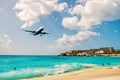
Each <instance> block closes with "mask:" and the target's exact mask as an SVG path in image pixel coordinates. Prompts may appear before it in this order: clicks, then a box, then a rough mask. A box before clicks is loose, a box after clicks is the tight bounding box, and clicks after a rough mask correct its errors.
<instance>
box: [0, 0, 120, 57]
mask: <svg viewBox="0 0 120 80" xmlns="http://www.w3.org/2000/svg"><path fill="white" fill-rule="evenodd" d="M94 6H96V7H94ZM119 7H120V1H119V0H101V1H98V0H32V1H28V0H1V1H0V54H1V55H6V54H8V55H11V54H15V55H16V54H18V55H20V54H21V55H24V54H30V55H34V54H37V55H56V54H60V53H61V52H65V51H67V50H73V49H91V48H100V47H111V46H112V47H114V48H115V49H120V36H119V35H120V9H119ZM40 26H42V27H44V29H45V31H46V32H49V33H50V34H49V35H45V36H42V37H41V36H32V35H30V34H29V33H26V32H24V31H22V29H28V30H36V29H37V28H38V27H40Z"/></svg>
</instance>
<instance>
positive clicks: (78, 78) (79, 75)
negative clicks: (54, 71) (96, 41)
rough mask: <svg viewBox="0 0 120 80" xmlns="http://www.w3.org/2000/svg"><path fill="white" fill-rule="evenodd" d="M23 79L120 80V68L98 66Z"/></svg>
mask: <svg viewBox="0 0 120 80" xmlns="http://www.w3.org/2000/svg"><path fill="white" fill-rule="evenodd" d="M23 80H120V68H119V67H113V68H96V69H89V70H79V71H74V72H69V73H64V74H58V75H52V76H45V77H36V78H30V79H23Z"/></svg>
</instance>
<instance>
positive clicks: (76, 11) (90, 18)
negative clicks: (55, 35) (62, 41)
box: [63, 0, 120, 30]
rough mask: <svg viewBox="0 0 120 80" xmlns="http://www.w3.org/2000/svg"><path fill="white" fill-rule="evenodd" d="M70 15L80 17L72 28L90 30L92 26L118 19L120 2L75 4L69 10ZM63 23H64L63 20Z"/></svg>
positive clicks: (91, 1) (87, 0) (103, 1)
mask: <svg viewBox="0 0 120 80" xmlns="http://www.w3.org/2000/svg"><path fill="white" fill-rule="evenodd" d="M80 1H83V0H80ZM70 14H71V15H77V17H80V19H79V21H78V22H76V26H72V27H74V28H77V29H78V28H79V29H80V30H90V29H92V27H93V26H95V25H98V24H101V23H102V22H105V21H114V20H118V19H120V0H99V1H98V0H86V3H85V5H82V4H77V5H75V6H74V7H73V8H72V9H70ZM71 22H72V21H71ZM64 23H66V22H64V19H63V24H64ZM71 25H72V23H71ZM65 27H66V26H65ZM68 28H70V29H71V26H70V27H69V26H68Z"/></svg>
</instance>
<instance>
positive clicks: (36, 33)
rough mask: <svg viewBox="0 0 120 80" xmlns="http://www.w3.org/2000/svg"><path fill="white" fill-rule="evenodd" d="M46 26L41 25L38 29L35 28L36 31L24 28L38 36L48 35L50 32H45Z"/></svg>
mask: <svg viewBox="0 0 120 80" xmlns="http://www.w3.org/2000/svg"><path fill="white" fill-rule="evenodd" d="M43 30H44V28H43V27H39V28H38V29H37V30H34V31H31V30H24V31H25V32H30V33H32V35H34V36H36V35H39V34H40V36H42V35H46V34H49V33H47V32H43Z"/></svg>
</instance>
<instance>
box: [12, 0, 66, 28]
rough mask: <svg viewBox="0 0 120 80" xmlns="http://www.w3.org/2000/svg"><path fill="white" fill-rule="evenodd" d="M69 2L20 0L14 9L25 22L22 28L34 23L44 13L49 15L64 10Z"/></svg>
mask: <svg viewBox="0 0 120 80" xmlns="http://www.w3.org/2000/svg"><path fill="white" fill-rule="evenodd" d="M66 7H67V3H65V2H64V3H58V0H19V1H18V2H17V3H16V5H15V7H14V9H15V10H16V15H17V16H18V17H19V18H20V20H21V21H24V22H25V23H24V24H23V25H22V27H21V28H26V27H30V26H32V25H34V24H35V23H37V22H38V21H39V18H40V17H41V16H43V15H49V14H50V13H51V12H53V11H58V12H60V11H63V10H64V9H65V8H66Z"/></svg>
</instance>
